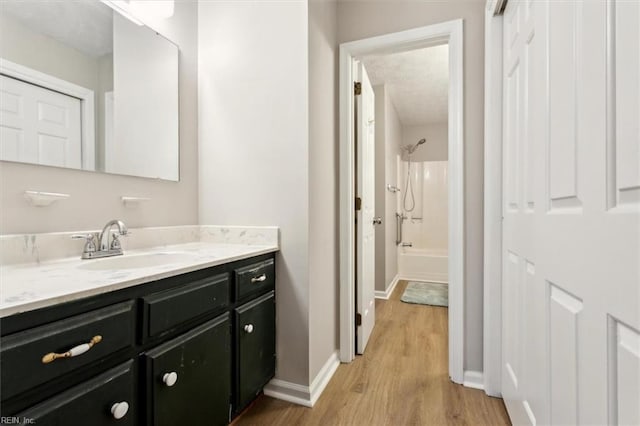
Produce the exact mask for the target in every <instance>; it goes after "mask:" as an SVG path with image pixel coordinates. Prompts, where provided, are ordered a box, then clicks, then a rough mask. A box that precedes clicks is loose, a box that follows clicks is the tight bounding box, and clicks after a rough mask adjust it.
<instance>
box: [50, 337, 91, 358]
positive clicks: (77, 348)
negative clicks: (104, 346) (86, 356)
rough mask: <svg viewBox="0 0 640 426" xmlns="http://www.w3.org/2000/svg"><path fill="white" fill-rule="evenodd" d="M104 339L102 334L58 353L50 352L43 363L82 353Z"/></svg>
mask: <svg viewBox="0 0 640 426" xmlns="http://www.w3.org/2000/svg"><path fill="white" fill-rule="evenodd" d="M101 341H102V336H93V338H92V339H91V341H90V342H89V343H83V344H82V345H78V346H75V347H73V348H71V349H69V350H68V351H66V352H64V353H61V354H57V353H55V352H50V353H48V354H46V355H45V356H43V357H42V363H43V364H49V363H50V362H53V361H55V360H56V359H58V358H71V357H74V356H78V355H82V354H83V353H85V352H87V351H88V350H89V349H91V348H92V347H93V345H95V344H96V343H100V342H101Z"/></svg>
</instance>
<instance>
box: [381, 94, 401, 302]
mask: <svg viewBox="0 0 640 426" xmlns="http://www.w3.org/2000/svg"><path fill="white" fill-rule="evenodd" d="M384 105H385V107H384V122H385V165H386V170H385V175H386V181H387V182H388V183H390V184H391V185H393V186H396V187H398V188H400V187H401V186H402V180H401V179H400V180H399V179H398V161H397V157H398V155H399V154H400V141H401V140H402V123H401V122H400V117H399V116H398V111H396V107H395V105H394V104H393V99H391V96H389V95H388V93H385V99H384ZM402 194H403V193H402V192H396V193H392V192H389V191H386V197H385V215H386V217H387V221H386V223H387V224H386V226H385V233H386V241H385V263H386V268H385V269H386V270H385V283H384V284H385V286H384V289H383V290H385V291H386V290H387V288H389V286H390V285H391V283H392V282H393V280H394V279H395V277H396V275H397V274H398V247H397V246H396V212H398V211H399V210H398V199H399V198H400V197H402Z"/></svg>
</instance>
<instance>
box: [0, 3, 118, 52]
mask: <svg viewBox="0 0 640 426" xmlns="http://www.w3.org/2000/svg"><path fill="white" fill-rule="evenodd" d="M0 13H1V14H2V15H3V16H4V17H6V18H11V17H13V18H15V19H16V20H18V21H19V22H20V23H21V24H22V25H24V26H26V27H27V28H30V29H31V30H33V31H35V32H38V33H40V34H43V35H46V36H48V37H51V38H53V39H55V40H57V41H59V42H61V43H63V44H66V45H67V46H71V47H73V48H75V49H76V50H79V51H81V52H82V53H85V54H87V55H90V56H95V57H99V56H103V55H105V54H107V53H110V52H111V51H112V50H113V37H112V33H113V30H112V19H113V12H112V11H111V9H110V8H109V7H108V6H106V5H104V4H102V3H100V2H99V1H98V0H76V1H60V0H0Z"/></svg>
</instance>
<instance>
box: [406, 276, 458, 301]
mask: <svg viewBox="0 0 640 426" xmlns="http://www.w3.org/2000/svg"><path fill="white" fill-rule="evenodd" d="M400 300H402V301H403V302H406V303H416V304H418V305H432V306H449V285H448V284H441V283H429V282H419V281H409V284H407V288H406V289H405V290H404V294H403V295H402V297H401V298H400Z"/></svg>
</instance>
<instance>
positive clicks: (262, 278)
mask: <svg viewBox="0 0 640 426" xmlns="http://www.w3.org/2000/svg"><path fill="white" fill-rule="evenodd" d="M266 279H267V274H262V275H260V276H258V277H253V278H251V282H252V283H261V282H262V281H265V280H266Z"/></svg>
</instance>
